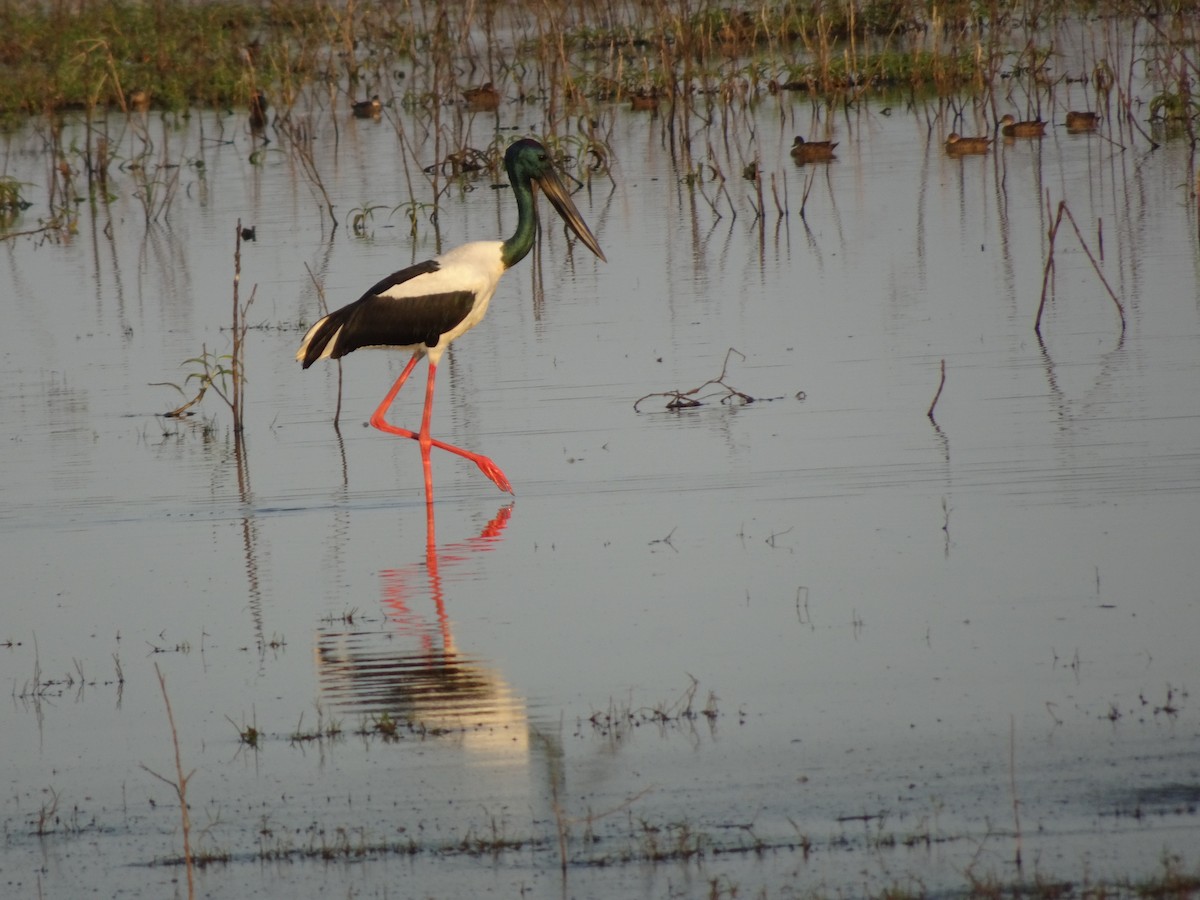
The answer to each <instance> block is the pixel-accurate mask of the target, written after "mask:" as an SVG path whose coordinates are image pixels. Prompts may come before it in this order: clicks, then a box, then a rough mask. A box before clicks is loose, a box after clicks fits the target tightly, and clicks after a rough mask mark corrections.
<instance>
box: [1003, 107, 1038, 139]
mask: <svg viewBox="0 0 1200 900" xmlns="http://www.w3.org/2000/svg"><path fill="white" fill-rule="evenodd" d="M1000 133H1001V134H1003V135H1004V136H1005V137H1041V136H1042V135H1044V134H1045V133H1046V123H1045V122H1043V121H1042V120H1041V119H1028V120H1026V121H1024V122H1018V121H1017V120H1016V119H1014V118H1013V117H1012V116H1011V115H1010V114H1009V113H1005V114H1004V118H1002V119H1001V120H1000Z"/></svg>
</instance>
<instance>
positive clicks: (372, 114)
mask: <svg viewBox="0 0 1200 900" xmlns="http://www.w3.org/2000/svg"><path fill="white" fill-rule="evenodd" d="M350 111H351V112H353V113H354V118H356V119H378V118H379V117H380V115H382V114H383V103H382V102H381V101H380V99H379V95H378V94H373V95H372V96H371V99H370V100H358V101H356V102H355V103H354V104H353V105H352V106H351V107H350Z"/></svg>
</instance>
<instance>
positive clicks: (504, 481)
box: [371, 353, 513, 497]
mask: <svg viewBox="0 0 1200 900" xmlns="http://www.w3.org/2000/svg"><path fill="white" fill-rule="evenodd" d="M420 358H421V355H420V354H418V353H414V354H413V357H412V359H410V360H409V361H408V365H406V366H405V367H404V371H403V372H401V373H400V377H399V378H397V379H396V383H395V384H393V385H392V389H391V390H390V391H388V395H387V396H386V397H384V398H383V402H382V403H380V404H379V407H378V408H377V409H376V410H375V412H374V413H373V414H372V415H371V424H372V425H373V426H374V427H375V428H378V429H379V430H380V431H386V432H387V433H388V434H395V435H399V436H400V437H406V438H412V439H413V440H415V441H416V442H417V443H418V444H420V445H421V462H422V464H423V465H424V468H425V493H426V496H427V497H432V496H433V476H432V473H431V470H430V466H429V450H430V448H431V447H437V448H438V449H439V450H448V451H449V452H451V453H455V454H457V455H458V456H461V457H463V458H464V459H469V460H470V461H471V462H473V463H475V465H477V466H479V470H480V471H481V472H483V474H484V475H486V476H487V477H488V478H490V479H491V480H492V483H493V484H495V485H496V487H498V488H500V490H502V491H507V492H508V493H510V494H511V493H512V492H513V489H512V484H511V483H510V482H509V480H508V476H507V475H505V474H504V472H502V471H501V469H500V467H499V466H498V465H496V464H495V463H494V462H492V461H491V460H490V459H488V457H486V456H483V455H481V454H479V453H472V452H471V451H470V450H464V449H463V448H462V447H456V446H454V445H453V444H447V443H446V442H445V441H439V440H438V439H437V438H434V437H430V434H429V422H430V420H431V419H432V417H433V388H434V383H435V381H436V379H437V366H435V365H434V364H433V363H430V364H429V377H428V379H427V380H426V382H425V410H424V412H423V413H422V414H421V431H420V432H419V433H414V432H411V431H409V430H408V429H407V428H397V427H396V426H395V425H391V424H389V423H388V422H387V421H386V420H385V419H384V415H385V414H386V413H387V411H388V409H389V408H390V407H391V405H392V401H394V400H395V399H396V395H397V394H398V393H400V388H402V387H404V382H406V381H407V380H408V376H409V374H410V373H411V372H412V370H413V366H415V365H416V364H417V360H418V359H420Z"/></svg>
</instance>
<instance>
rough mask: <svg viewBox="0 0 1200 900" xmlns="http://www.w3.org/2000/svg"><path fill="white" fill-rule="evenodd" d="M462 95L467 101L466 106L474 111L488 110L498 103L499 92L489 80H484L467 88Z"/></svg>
mask: <svg viewBox="0 0 1200 900" xmlns="http://www.w3.org/2000/svg"><path fill="white" fill-rule="evenodd" d="M462 95H463V99H464V100H466V101H467V108H468V109H470V110H472V111H474V112H488V111H490V110H493V109H495V108H496V107H498V106H499V105H500V92H499V91H498V90H496V86H495V85H494V84H492V83H491V82H490V81H485V82H484V83H483V84H481V85H479V87H472V88H467V89H466V90H465V91H463V92H462Z"/></svg>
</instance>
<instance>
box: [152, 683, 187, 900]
mask: <svg viewBox="0 0 1200 900" xmlns="http://www.w3.org/2000/svg"><path fill="white" fill-rule="evenodd" d="M154 674H155V675H157V676H158V686H159V689H160V690H161V691H162V696H163V703H165V704H166V706H167V722H168V723H170V726H171V742H172V743H173V744H174V746H175V778H176V780H175V781H172V780H171V779H169V778H167V777H165V776H163V775H160V774H158V773H157V772H155V771H154V770H153V769H151V768H150V767H149V766H147V765H146V764H145V763H139V765H140V766H141V767H142V768H143V769H145V770H146V771H147V772H149V773H150V774H151V775H153V776H154V777H155V778H157V779H158V780H159V781H161V782H163V783H164V784H168V785H170V786H171V787H172V788H174V790H175V795H176V796H177V797H178V798H179V816H180V821H181V823H182V827H183V862H184V867H185V868H186V869H187V884H188V900H194V898H195V896H196V881H195V864H194V862H193V859H192V843H191V834H192V820H191V817H190V816H189V815H188V804H187V786H188V782H189V781H191V778H192V775H194V774H195V772H196V770H195V769H192V771H191V772H188V773H187V774H186V775H184V774H183V757H182V755H181V754H180V751H179V731H178V730H177V729H176V728H175V714H174V713H173V712H171V698H170V697H169V696H167V677H166V676H165V675H163V673H162V669H160V668H159V667H158V663H155V664H154Z"/></svg>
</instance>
